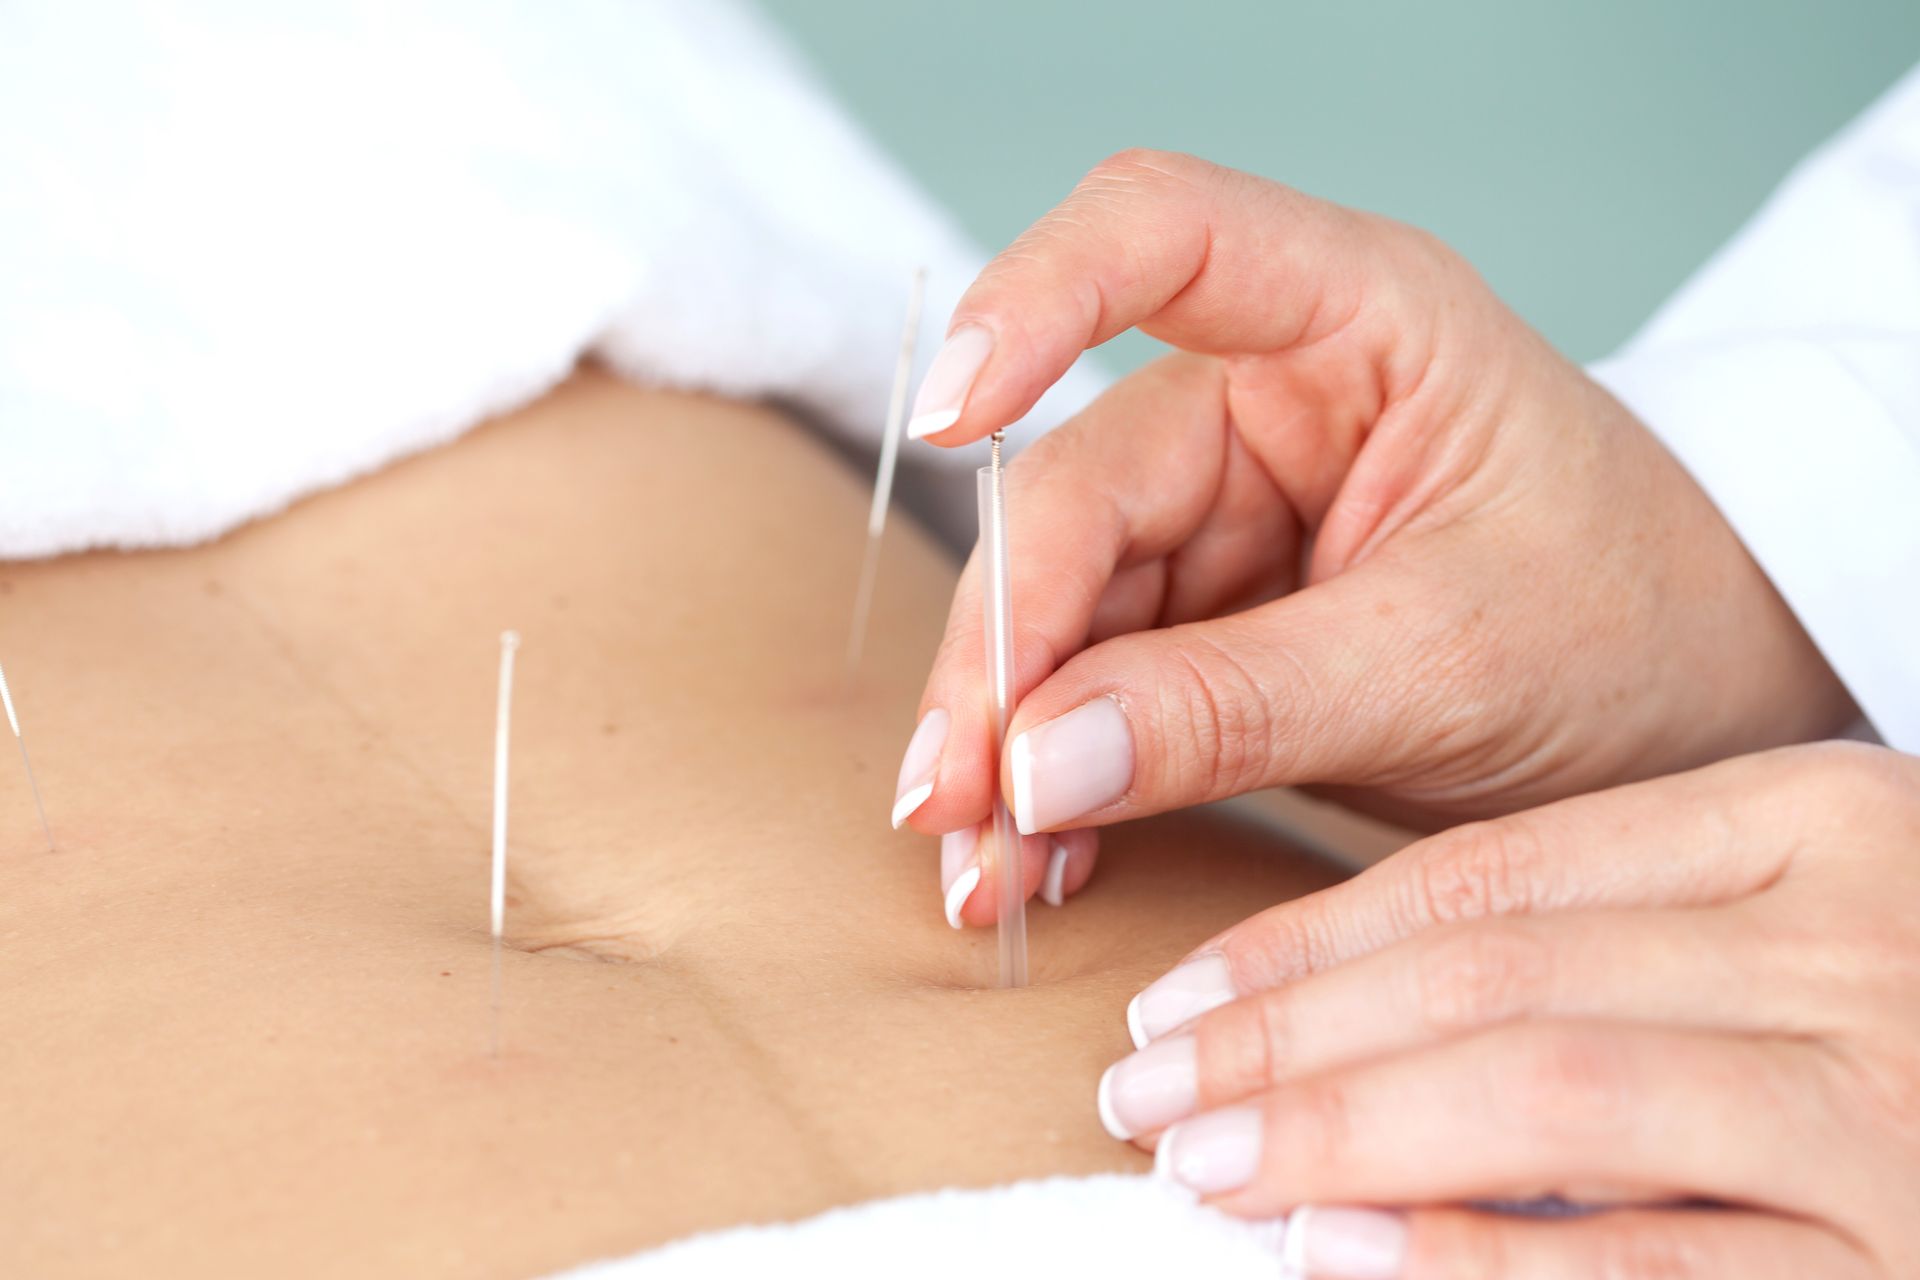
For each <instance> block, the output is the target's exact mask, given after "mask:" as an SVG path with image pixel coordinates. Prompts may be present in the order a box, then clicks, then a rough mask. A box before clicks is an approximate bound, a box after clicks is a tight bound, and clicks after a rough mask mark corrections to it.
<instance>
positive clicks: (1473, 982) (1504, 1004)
mask: <svg viewBox="0 0 1920 1280" xmlns="http://www.w3.org/2000/svg"><path fill="white" fill-rule="evenodd" d="M1550 959H1551V957H1550V953H1549V949H1548V946H1547V943H1546V942H1545V941H1544V940H1543V939H1542V938H1541V937H1540V935H1538V934H1537V933H1535V932H1533V931H1532V930H1528V929H1516V928H1511V927H1507V926H1501V925H1476V926H1472V927H1470V928H1465V929H1460V930H1455V931H1450V932H1447V933H1442V934H1439V935H1437V936H1436V937H1435V938H1434V940H1433V941H1432V942H1431V943H1429V944H1428V946H1427V949H1426V953H1425V955H1423V956H1422V957H1420V959H1419V963H1418V965H1417V990H1418V996H1417V999H1418V1009H1419V1013H1420V1017H1421V1018H1422V1020H1423V1021H1424V1022H1425V1023H1426V1025H1427V1026H1428V1027H1429V1028H1430V1029H1431V1030H1434V1031H1438V1032H1442V1033H1446V1032H1459V1031H1466V1030H1471V1029H1473V1028H1476V1027H1484V1026H1488V1025H1490V1024H1493V1023H1496V1022H1505V1021H1507V1020H1509V1019H1511V1018H1515V1017H1518V1016H1521V1015H1522V1014H1525V1013H1529V1012H1532V1011H1533V1010H1535V1009H1536V1008H1538V1006H1539V1004H1540V1002H1541V998H1542V994H1543V992H1544V991H1545V989H1546V986H1547V982H1548V966H1549V963H1550Z"/></svg>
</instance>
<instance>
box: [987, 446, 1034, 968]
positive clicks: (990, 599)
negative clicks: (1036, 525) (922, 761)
mask: <svg viewBox="0 0 1920 1280" xmlns="http://www.w3.org/2000/svg"><path fill="white" fill-rule="evenodd" d="M1000 440H1001V436H1000V433H999V432H997V431H996V432H995V433H994V435H993V465H992V466H987V467H982V468H980V472H979V491H980V549H981V554H982V559H983V561H984V568H985V570H986V590H985V591H983V592H982V593H981V601H982V604H983V610H984V621H985V624H986V625H985V626H984V627H983V628H982V630H983V632H984V633H985V635H986V642H987V655H986V656H987V690H988V695H989V697H990V699H991V700H992V703H993V758H994V759H995V760H996V761H997V760H998V759H999V758H1000V752H1001V750H1002V748H1003V747H1004V746H1005V745H1006V737H1007V719H1008V716H1009V715H1010V714H1011V712H1010V708H1009V704H1010V703H1011V702H1012V700H1013V588H1012V584H1011V581H1010V579H1011V577H1012V575H1011V573H1010V572H1009V566H1008V562H1007V488H1006V480H1005V474H1006V473H1005V472H1004V471H1003V470H1002V468H1001V466H1000ZM993 875H994V886H995V892H996V902H997V904H998V907H999V913H998V919H999V934H1000V985H1001V986H1003V987H1024V986H1026V985H1027V895H1026V875H1025V866H1024V864H1023V862H1022V860H1021V857H1020V833H1019V832H1018V831H1016V830H1015V829H1014V826H1013V815H1012V814H1010V813H1008V812H1007V802H1006V800H1005V799H1004V798H1003V797H1002V796H1001V795H1000V790H999V787H998V786H997V785H996V786H995V788H994V796H993Z"/></svg>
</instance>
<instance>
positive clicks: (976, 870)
mask: <svg viewBox="0 0 1920 1280" xmlns="http://www.w3.org/2000/svg"><path fill="white" fill-rule="evenodd" d="M979 887H980V867H979V865H978V864H975V865H974V866H971V867H968V868H967V869H966V870H965V871H962V872H961V873H960V874H959V875H958V876H957V877H955V879H954V882H953V883H952V884H951V885H948V886H947V896H946V902H945V908H946V913H947V923H948V924H949V925H951V926H953V927H954V928H955V929H962V928H965V927H966V921H965V919H964V918H963V916H964V913H965V911H966V907H967V899H969V898H971V897H972V896H973V891H974V890H975V889H977V888H979Z"/></svg>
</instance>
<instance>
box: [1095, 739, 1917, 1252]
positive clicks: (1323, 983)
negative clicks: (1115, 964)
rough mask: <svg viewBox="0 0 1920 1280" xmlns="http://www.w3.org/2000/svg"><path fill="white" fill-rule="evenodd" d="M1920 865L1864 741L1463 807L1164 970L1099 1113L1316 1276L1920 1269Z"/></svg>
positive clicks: (1890, 763)
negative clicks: (1563, 1215) (1276, 1235)
mask: <svg viewBox="0 0 1920 1280" xmlns="http://www.w3.org/2000/svg"><path fill="white" fill-rule="evenodd" d="M1916 853H1920V760H1916V759H1914V758H1912V757H1908V756H1902V755H1898V754H1896V753H1894V752H1891V751H1887V750H1884V749H1881V748H1878V747H1866V746H1858V745H1855V744H1851V743H1830V744H1825V745H1821V746H1815V747H1797V748H1788V749H1785V750H1780V751H1774V752H1769V753H1765V754H1762V755H1756V756H1750V757H1745V758H1742V759H1738V760H1732V761H1727V762H1723V763H1721V764H1717V765H1713V766H1710V767H1708V768H1705V769H1701V770H1698V771H1696V772H1692V773H1686V774H1680V775H1677V776H1674V777H1670V778H1663V779H1660V780H1657V781H1653V782H1643V783H1637V784H1634V785H1631V786H1626V787H1621V788H1618V789H1616V790H1612V791H1604V792H1599V793H1596V794H1594V795H1591V796H1586V797H1582V798H1579V799H1573V800H1565V801H1561V802H1559V803H1557V804H1553V805H1549V806H1547V807H1545V808H1541V809H1535V810H1531V811H1529V812H1526V813H1521V814H1516V815H1513V816H1511V817H1506V818H1500V819H1495V820H1492V821H1490V822H1486V823H1481V824H1470V825H1467V826H1462V827H1457V828H1455V829H1453V830H1451V831H1448V832H1445V833H1444V834H1441V835H1438V836H1434V837H1431V838H1429V839H1428V840H1425V841H1423V842H1421V843H1420V844H1416V845H1414V846H1412V847H1411V848H1409V849H1408V850H1406V851H1405V852H1403V853H1401V854H1399V855H1397V856H1395V857H1393V858H1391V859H1389V860H1388V861H1386V862H1384V863H1382V864H1380V865H1379V866H1377V867H1375V868H1373V869H1372V870H1369V871H1367V872H1365V873H1364V874H1362V875H1360V876H1358V877H1356V878H1355V879H1353V880H1350V881H1348V882H1346V883H1345V884H1342V885H1339V886H1337V887H1335V888H1332V889H1328V890H1325V891H1324V892H1321V893H1318V894H1314V895H1312V896H1311V897H1307V898H1302V899H1299V900H1298V901H1295V902H1291V903H1288V904H1286V905H1285V906H1281V907H1276V908H1274V909H1273V910H1270V911H1268V912H1266V913H1264V914H1262V915H1259V916H1256V917H1254V918H1253V919H1252V920H1249V921H1247V922H1246V923H1245V924H1242V925H1240V926H1238V927H1236V928H1234V929H1232V930H1230V931H1228V932H1227V933H1225V934H1222V935H1221V936H1219V937H1217V938H1215V939H1213V940H1212V941H1210V942H1208V943H1207V944H1206V945H1205V946H1203V947H1201V948H1200V949H1199V950H1197V951H1196V952H1194V953H1193V955H1191V956H1189V957H1188V959H1187V961H1186V962H1185V963H1184V964H1183V965H1182V966H1181V967H1180V968H1178V969H1176V970H1174V971H1173V973H1171V974H1169V975H1168V976H1167V977H1165V978H1162V979H1161V980H1160V981H1159V982H1157V983H1155V984H1154V985H1152V986H1150V987H1148V988H1147V990H1146V991H1145V992H1143V993H1141V996H1140V997H1139V998H1138V999H1136V1000H1135V1002H1134V1004H1133V1005H1132V1007H1131V1008H1130V1010H1129V1021H1130V1023H1131V1024H1132V1025H1133V1027H1134V1030H1135V1035H1136V1038H1138V1039H1141V1040H1146V1041H1149V1043H1147V1047H1146V1048H1144V1049H1143V1050H1142V1051H1141V1052H1139V1053H1137V1054H1135V1055H1134V1056H1132V1057H1130V1058H1127V1059H1125V1060H1124V1061H1122V1062H1121V1063H1119V1064H1117V1065H1116V1066H1115V1067H1114V1068H1113V1069H1112V1070H1110V1071H1109V1072H1108V1073H1107V1075H1106V1077H1105V1078H1104V1079H1103V1080H1102V1082H1101V1090H1100V1111H1101V1115H1102V1118H1103V1119H1104V1120H1105V1121H1106V1123H1107V1125H1108V1127H1109V1128H1110V1129H1112V1130H1114V1131H1115V1132H1116V1133H1117V1134H1120V1135H1123V1136H1147V1137H1153V1136H1155V1135H1157V1139H1158V1149H1159V1156H1158V1160H1157V1163H1158V1165H1159V1167H1160V1168H1161V1169H1162V1170H1163V1171H1164V1172H1166V1173H1168V1174H1169V1175H1170V1176H1172V1177H1173V1178H1175V1179H1177V1180H1179V1181H1180V1182H1182V1183H1185V1184H1186V1185H1187V1186H1189V1187H1191V1188H1192V1189H1194V1190H1196V1191H1199V1192H1201V1193H1203V1194H1205V1195H1207V1196H1209V1197H1211V1198H1213V1199H1215V1200H1216V1201H1217V1202H1218V1203H1219V1204H1221V1205H1222V1206H1224V1207H1225V1208H1227V1209H1230V1210H1232V1211H1233V1212H1236V1213H1242V1214H1251V1215H1258V1216H1271V1215H1276V1214H1279V1213H1282V1212H1285V1211H1287V1210H1290V1209H1293V1208H1295V1207H1296V1206H1300V1205H1311V1206H1315V1208H1313V1209H1312V1210H1310V1211H1309V1212H1308V1213H1306V1214H1305V1215H1302V1217H1301V1218H1300V1219H1297V1221H1302V1222H1304V1226H1302V1228H1301V1229H1300V1231H1299V1232H1298V1239H1297V1241H1296V1242H1295V1243H1294V1244H1293V1245H1292V1246H1291V1247H1292V1248H1293V1249H1296V1250H1299V1251H1301V1253H1302V1255H1303V1257H1304V1260H1305V1261H1306V1262H1307V1263H1308V1264H1309V1265H1308V1266H1307V1267H1306V1273H1307V1274H1309V1275H1312V1276H1335V1277H1340V1278H1341V1280H1374V1278H1376V1277H1378V1278H1380V1280H1387V1278H1389V1277H1400V1276H1405V1277H1410V1278H1412V1280H1422V1278H1425V1277H1442V1276H1445V1277H1452V1276H1474V1277H1481V1278H1484V1280H1505V1278H1506V1277H1514V1278H1515V1280H1518V1278H1519V1277H1528V1280H1533V1278H1534V1277H1558V1276H1567V1277H1573V1276H1622V1277H1637V1276H1682V1275H1685V1276H1753V1277H1775V1276H1777V1277H1783V1278H1784V1277H1802V1276H1820V1277H1823V1278H1824V1280H1843V1278H1845V1277H1869V1276H1871V1277H1884V1278H1887V1280H1891V1278H1892V1277H1896V1276H1911V1275H1915V1274H1920V1215H1916V1214H1915V1212H1914V1206H1915V1205H1920V1019H1916V1017H1915V1010H1916V1009H1920V920H1917V918H1916V916H1915V913H1914V910H1913V904H1914V902H1915V901H1916V900H1920V857H1916V856H1915V855H1916ZM1167 1126H1171V1127H1170V1128H1169V1127H1167ZM1550 1193H1551V1194H1557V1195H1559V1196H1561V1197H1564V1198H1566V1199H1569V1200H1574V1201H1583V1202H1587V1203H1590V1204H1592V1203H1601V1204H1610V1205H1613V1206H1615V1208H1613V1209H1612V1210H1611V1211H1609V1212H1605V1213H1600V1214H1595V1215H1592V1216H1587V1217H1580V1218H1574V1219H1570V1220H1564V1221H1553V1222H1547V1221H1540V1220H1529V1219H1519V1218H1513V1217H1502V1216H1497V1215H1493V1214H1488V1213H1483V1212H1473V1211H1471V1210H1469V1209H1466V1208H1462V1207H1460V1206H1462V1205H1466V1204H1471V1203H1477V1202H1484V1201H1488V1200H1499V1201H1505V1200H1514V1199H1527V1198H1532V1197H1536V1196H1540V1195H1544V1194H1550ZM1320 1206H1333V1207H1332V1208H1325V1209H1323V1208H1321V1207H1320ZM1395 1206H1397V1208H1396V1207H1395Z"/></svg>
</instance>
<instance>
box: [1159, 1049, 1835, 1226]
mask: <svg viewBox="0 0 1920 1280" xmlns="http://www.w3.org/2000/svg"><path fill="white" fill-rule="evenodd" d="M1819 1067H1820V1064H1819V1063H1818V1062H1817V1061H1816V1052H1815V1051H1814V1050H1813V1049H1810V1048H1808V1047H1807V1046H1805V1045H1802V1044H1799V1043H1796V1042H1793V1041H1784V1040H1760V1039H1755V1038H1752V1037H1745V1036H1729V1035H1719V1034H1713V1033H1705V1032H1693V1031H1676V1030H1669V1029H1664V1028H1654V1027H1639V1026H1631V1025H1620V1024H1601V1023H1583V1024H1574V1023H1526V1024H1517V1025H1511V1026H1506V1027H1499V1028H1496V1029H1494V1030H1491V1031H1486V1032H1482V1033H1480V1034H1478V1035H1475V1036H1471V1037H1467V1038H1463V1039H1459V1040H1454V1041H1449V1042H1447V1043H1444V1044H1441V1045H1437V1046H1435V1047H1433V1048H1430V1049H1424V1050H1419V1051H1415V1052H1412V1053H1407V1054H1401V1055H1398V1056H1395V1057H1392V1058H1388V1059H1383V1060H1380V1061H1377V1062H1371V1063H1367V1064H1363V1065H1361V1066H1359V1067H1355V1068H1351V1069H1347V1070H1342V1071H1336V1072H1331V1073H1328V1074H1326V1075H1322V1076H1318V1077H1315V1078H1313V1079H1311V1080H1306V1081H1301V1082H1298V1083H1295V1084H1289V1085H1283V1086H1281V1087H1280V1088H1277V1089H1274V1090H1271V1091H1269V1092H1268V1093H1266V1094H1264V1095H1262V1097H1261V1098H1260V1100H1259V1102H1258V1103H1257V1104H1253V1105H1238V1106H1231V1107H1225V1108H1222V1109H1219V1110H1215V1111H1208V1112H1203V1113H1201V1114H1200V1115H1198V1116H1196V1117H1194V1118H1193V1119H1191V1120H1186V1121H1182V1122H1181V1123H1179V1124H1176V1125H1174V1126H1172V1127H1171V1128H1169V1129H1168V1130H1166V1132H1165V1133H1163V1134H1162V1135H1161V1137H1160V1141H1159V1145H1158V1149H1157V1152H1156V1165H1157V1167H1158V1168H1160V1169H1161V1170H1162V1171H1163V1172H1165V1173H1166V1174H1167V1175H1168V1176H1171V1177H1173V1178H1174V1179H1175V1180H1176V1181H1178V1182H1181V1183H1183V1184H1184V1185H1186V1186H1187V1187H1189V1188H1190V1189H1191V1190H1194V1191H1197V1192H1199V1193H1201V1194H1203V1195H1207V1196H1210V1197H1214V1198H1215V1199H1216V1200H1217V1202H1218V1203H1219V1204H1220V1205H1221V1207H1223V1208H1225V1209H1227V1210H1229V1211H1231V1212H1234V1213H1237V1214H1245V1215H1250V1216H1272V1215H1273V1214H1274V1213H1277V1212H1280V1211H1283V1210H1286V1209H1289V1208H1291V1207H1293V1206H1295V1205H1299V1204H1313V1203H1370V1204H1406V1203H1422V1202H1427V1203H1431V1202H1447V1201H1464V1200H1510V1199H1528V1198H1532V1197H1536V1196H1539V1195H1542V1194H1548V1193H1552V1194H1558V1195H1561V1196H1564V1197H1565V1198H1567V1199H1570V1200H1574V1201H1581V1200H1585V1199H1589V1198H1591V1197H1593V1196H1596V1195H1605V1196H1609V1197H1618V1196H1621V1195H1627V1196H1631V1197H1633V1198H1635V1199H1640V1200H1665V1199H1689V1198H1697V1197H1704V1198H1707V1199H1713V1200H1723V1201H1729V1202H1736V1203H1741V1204H1748V1205H1754V1206H1758V1207H1766V1208H1777V1209H1782V1210H1786V1211H1791V1212H1820V1211H1823V1210H1831V1209H1833V1208H1836V1207H1839V1208H1844V1206H1845V1204H1846V1203H1847V1200H1848V1198H1849V1197H1854V1198H1857V1197H1858V1196H1859V1195H1861V1194H1862V1193H1863V1192H1864V1191H1865V1190H1866V1188H1865V1187H1863V1186H1862V1185H1860V1179H1859V1177H1858V1176H1854V1175H1849V1174H1848V1172H1847V1168H1850V1167H1857V1162H1856V1163H1853V1164H1850V1159H1851V1157H1850V1156H1849V1155H1848V1153H1847V1152H1846V1151H1845V1149H1844V1148H1845V1146H1846V1145H1847V1143H1848V1142H1849V1141H1850V1139H1847V1138H1845V1137H1844V1136H1840V1137H1836V1135H1834V1134H1833V1133H1830V1132H1827V1129H1828V1127H1829V1120H1830V1108H1829V1107H1828V1104H1827V1100H1826V1099H1827V1086H1826V1082H1825V1080H1824V1078H1823V1076H1822V1074H1821V1071H1820V1069H1819ZM1756 1117H1765V1122H1764V1123H1756ZM1816 1141H1817V1142H1819V1143H1820V1145H1821V1147H1822V1148H1823V1149H1824V1150H1826V1151H1828V1152H1831V1153H1832V1158H1831V1159H1827V1160H1823V1161H1821V1163H1820V1165H1819V1167H1812V1166H1810V1165H1809V1164H1808V1162H1806V1161H1804V1160H1802V1159H1800V1158H1799V1156H1800V1155H1801V1153H1803V1152H1804V1151H1805V1150H1806V1149H1807V1148H1808V1144H1810V1143H1814V1142H1816Z"/></svg>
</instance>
